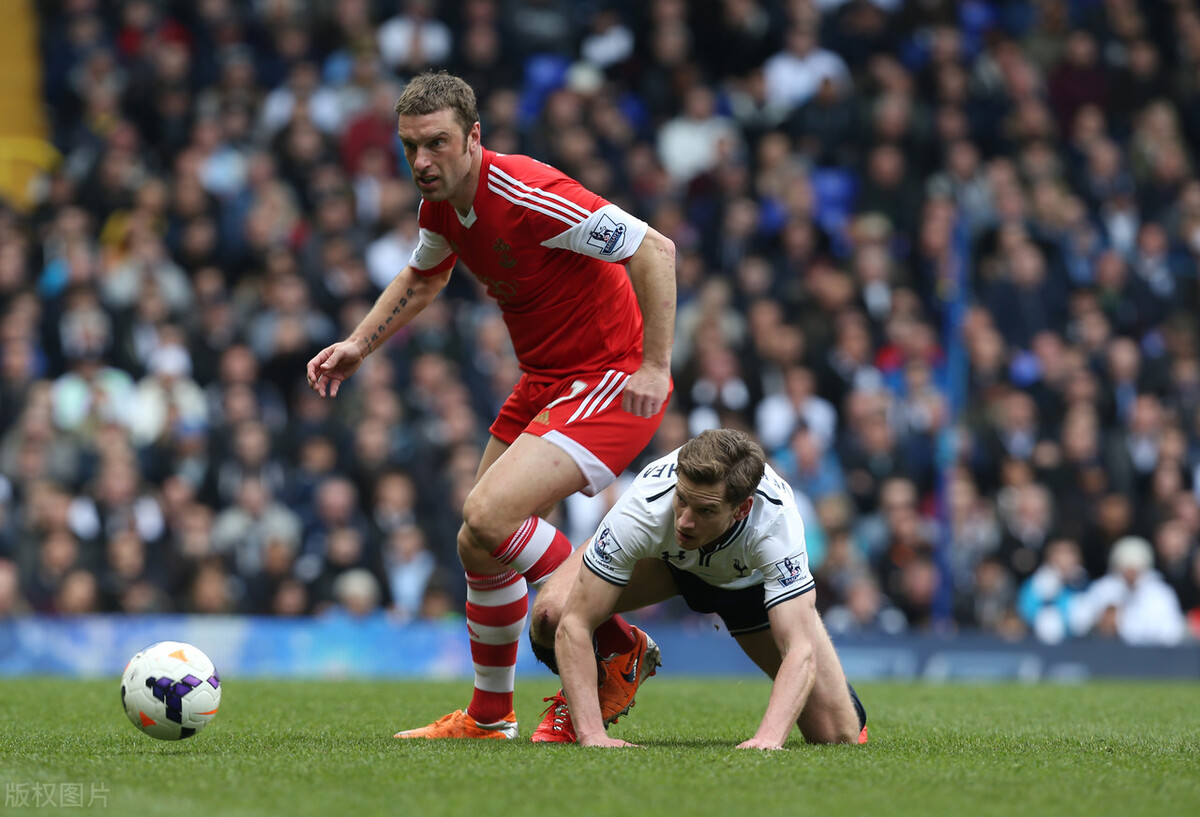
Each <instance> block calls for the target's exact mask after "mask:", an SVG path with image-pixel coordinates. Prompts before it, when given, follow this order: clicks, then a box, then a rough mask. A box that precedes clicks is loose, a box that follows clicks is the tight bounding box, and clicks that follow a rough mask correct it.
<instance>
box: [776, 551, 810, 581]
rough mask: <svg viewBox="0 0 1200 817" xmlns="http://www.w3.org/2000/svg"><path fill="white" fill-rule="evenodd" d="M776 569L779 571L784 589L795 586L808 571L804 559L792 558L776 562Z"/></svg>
mask: <svg viewBox="0 0 1200 817" xmlns="http://www.w3.org/2000/svg"><path fill="white" fill-rule="evenodd" d="M775 569H776V570H778V571H779V583H780V584H782V585H783V586H784V587H787V586H788V585H789V584H794V583H795V582H796V581H797V580H798V579H799V578H800V577H801V576H802V575H804V573H805V571H806V570H807V568H806V567H805V564H804V559H803V557H800V558H792V557H790V556H789V557H788V558H786V559H783V560H782V561H778V562H776V563H775Z"/></svg>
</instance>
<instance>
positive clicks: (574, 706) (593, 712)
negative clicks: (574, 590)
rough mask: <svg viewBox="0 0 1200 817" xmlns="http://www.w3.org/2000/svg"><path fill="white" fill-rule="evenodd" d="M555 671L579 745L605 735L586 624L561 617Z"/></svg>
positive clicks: (593, 653) (593, 659)
mask: <svg viewBox="0 0 1200 817" xmlns="http://www.w3.org/2000/svg"><path fill="white" fill-rule="evenodd" d="M554 652H555V654H556V657H557V659H558V672H559V675H560V677H561V678H562V685H563V694H565V695H566V697H567V706H568V707H569V708H570V710H571V722H572V723H573V724H574V726H575V734H576V736H577V737H578V739H579V742H580V743H581V744H585V745H586V744H587V743H589V742H590V741H592V740H593V739H595V738H599V737H603V736H604V734H605V733H604V720H603V718H601V716H600V699H599V698H597V697H596V687H597V680H596V655H595V652H594V651H593V649H592V631H591V629H589V628H588V626H587V624H586V622H584V621H582V620H581V619H579V618H575V617H572V616H567V617H564V618H563V620H562V621H561V622H559V625H558V632H557V633H556V634H555V639H554Z"/></svg>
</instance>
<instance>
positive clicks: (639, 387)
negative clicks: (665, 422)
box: [621, 366, 671, 417]
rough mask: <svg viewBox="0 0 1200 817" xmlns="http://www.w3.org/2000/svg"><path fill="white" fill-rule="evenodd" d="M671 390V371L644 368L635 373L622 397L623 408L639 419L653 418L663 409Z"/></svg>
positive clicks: (626, 385)
mask: <svg viewBox="0 0 1200 817" xmlns="http://www.w3.org/2000/svg"><path fill="white" fill-rule="evenodd" d="M670 388H671V372H670V370H669V369H650V368H647V367H645V366H642V367H641V368H640V369H638V370H637V371H636V372H634V373H633V374H632V375H631V376H630V378H629V382H627V383H626V384H625V391H624V393H623V394H622V395H621V408H623V409H625V411H627V412H629V413H630V414H633V415H636V416H638V417H653V416H654V415H655V414H658V412H659V410H660V409H662V407H663V403H665V402H666V400H667V392H668V391H670Z"/></svg>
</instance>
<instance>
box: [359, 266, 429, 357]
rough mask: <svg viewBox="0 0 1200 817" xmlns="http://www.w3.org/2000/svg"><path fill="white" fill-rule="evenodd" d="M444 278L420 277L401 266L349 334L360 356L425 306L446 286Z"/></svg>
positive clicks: (380, 342) (376, 346)
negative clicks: (356, 345)
mask: <svg viewBox="0 0 1200 817" xmlns="http://www.w3.org/2000/svg"><path fill="white" fill-rule="evenodd" d="M448 277H449V273H445V274H444V275H436V276H432V277H423V276H420V275H417V274H416V272H414V271H413V270H412V268H411V267H405V268H404V269H403V270H402V271H401V272H400V274H399V275H397V276H396V277H395V278H393V279H392V282H391V283H390V284H388V285H387V288H386V289H384V291H383V292H382V293H381V294H380V296H379V298H378V299H376V301H375V305H374V306H372V307H371V311H370V312H368V313H367V315H366V317H365V318H363V319H362V321H361V322H360V323H359V324H358V326H357V327H355V329H354V331H353V332H351V333H350V337H349V338H348V340H351V341H353V342H355V343H357V344H358V345H359V346H360V347H362V350H363V355H364V356H365V355H367V354H370V353H371V352H373V351H375V350H376V349H378V348H379V347H380V346H381V345H383V343H384V342H385V341H386V340H387V339H388V338H390V337H391V336H392V335H394V334H395V333H396V331H397V330H399V329H400V328H401V327H402V326H404V325H406V324H407V323H408V322H409V321H411V320H412V319H413V317H415V316H416V315H417V313H419V312H420V311H421V310H422V309H424V308H425V307H426V306H428V305H429V302H430V301H432V300H433V299H434V298H435V297H436V296H437V294H438V293H439V292H441V290H442V287H444V286H445V285H446V280H447V279H448Z"/></svg>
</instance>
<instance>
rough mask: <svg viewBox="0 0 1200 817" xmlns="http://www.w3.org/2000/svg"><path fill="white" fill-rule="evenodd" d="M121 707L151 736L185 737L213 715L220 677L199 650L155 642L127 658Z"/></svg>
mask: <svg viewBox="0 0 1200 817" xmlns="http://www.w3.org/2000/svg"><path fill="white" fill-rule="evenodd" d="M121 706H123V707H125V714H126V715H128V716H129V720H130V721H131V722H132V723H133V725H134V726H136V727H137V728H138V729H139V730H141V731H142V732H144V733H145V734H147V735H149V736H150V737H152V738H158V739H159V740H180V739H181V738H190V737H191V736H192V735H194V734H196V733H197V732H199V731H200V730H201V729H203V728H204V727H205V726H207V725H208V723H209V722H210V721H211V720H212V719H213V718H214V717H216V714H217V709H218V708H219V707H220V706H221V678H220V676H218V675H217V668H216V667H214V666H213V662H212V661H210V660H209V658H208V656H207V655H205V654H204V653H203V652H201V651H200V649H199V648H197V647H194V646H192V645H191V644H184V643H183V642H181V641H159V642H158V643H157V644H151V645H150V646H149V647H146V649H144V650H142V651H141V652H139V653H138V654H137V655H135V656H134V657H133V658H131V659H129V663H128V664H127V665H126V666H125V673H124V674H123V675H122V676H121Z"/></svg>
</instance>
